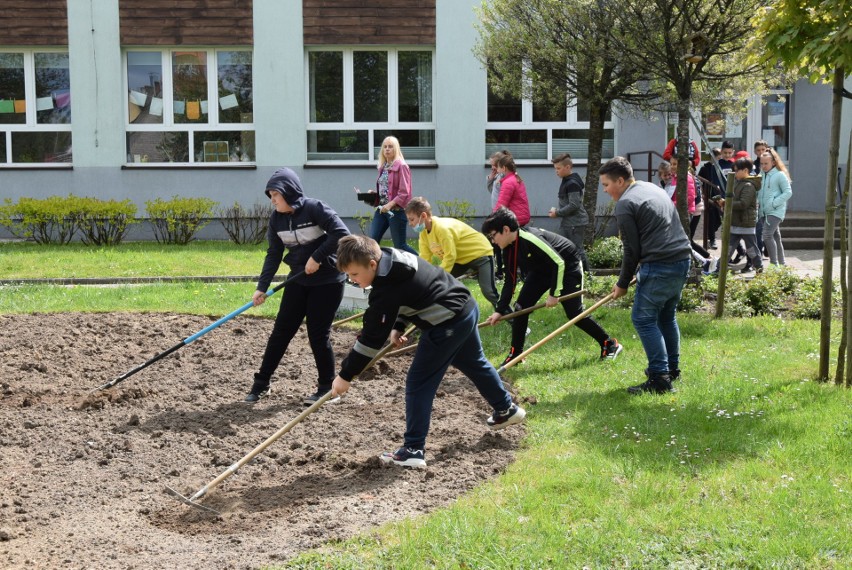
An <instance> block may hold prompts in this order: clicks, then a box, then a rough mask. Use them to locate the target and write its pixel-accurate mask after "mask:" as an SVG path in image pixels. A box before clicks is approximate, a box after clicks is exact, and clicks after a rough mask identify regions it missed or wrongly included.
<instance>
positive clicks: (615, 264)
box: [586, 236, 624, 269]
mask: <svg viewBox="0 0 852 570" xmlns="http://www.w3.org/2000/svg"><path fill="white" fill-rule="evenodd" d="M586 256H587V257H588V258H589V264H590V265H591V266H592V267H595V268H598V269H617V268H619V267H621V260H622V258H623V257H624V248H623V247H622V245H621V239H620V238H618V237H617V236H612V237H608V238H604V239H600V240H597V241H596V242H594V243H593V244H592V246H591V247H590V248H589V249H588V250H586Z"/></svg>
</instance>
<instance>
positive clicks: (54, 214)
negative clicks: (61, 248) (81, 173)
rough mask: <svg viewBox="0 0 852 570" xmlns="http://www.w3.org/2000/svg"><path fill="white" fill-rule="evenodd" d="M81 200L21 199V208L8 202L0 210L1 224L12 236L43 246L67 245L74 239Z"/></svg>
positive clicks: (69, 197) (71, 198) (73, 197)
mask: <svg viewBox="0 0 852 570" xmlns="http://www.w3.org/2000/svg"><path fill="white" fill-rule="evenodd" d="M80 200H81V199H80V198H77V197H76V196H72V195H70V194H69V195H68V196H67V197H64V198H63V197H61V196H50V197H49V198H44V199H38V198H21V199H19V200H18V203H17V204H13V203H12V201H11V200H8V199H7V200H5V202H4V205H3V206H2V207H0V224H2V225H4V226H6V227H7V228H8V229H9V231H10V232H11V233H12V235H14V236H17V237H19V238H22V239H26V240H32V241H34V242H36V243H39V244H60V245H61V244H66V243H68V242H70V241H71V239H72V238H73V237H74V233H75V232H76V231H77V223H78V220H79V217H80V211H81V208H82V207H83V206H82V204H81V202H80Z"/></svg>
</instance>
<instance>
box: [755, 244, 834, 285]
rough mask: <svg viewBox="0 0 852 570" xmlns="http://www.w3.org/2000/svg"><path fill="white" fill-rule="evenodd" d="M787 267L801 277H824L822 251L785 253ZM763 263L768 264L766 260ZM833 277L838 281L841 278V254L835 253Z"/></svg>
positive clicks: (807, 250) (788, 251)
mask: <svg viewBox="0 0 852 570" xmlns="http://www.w3.org/2000/svg"><path fill="white" fill-rule="evenodd" d="M784 257H785V258H786V261H787V265H789V266H790V267H791V268H793V269H794V270H795V271H796V273H799V274H800V275H807V276H808V277H822V250H817V249H791V250H785V251H784ZM763 263H768V260H766V259H764V260H763ZM832 268H833V269H832V270H831V277H832V279H838V278H839V277H840V252H839V251H835V252H834V263H833V265H832Z"/></svg>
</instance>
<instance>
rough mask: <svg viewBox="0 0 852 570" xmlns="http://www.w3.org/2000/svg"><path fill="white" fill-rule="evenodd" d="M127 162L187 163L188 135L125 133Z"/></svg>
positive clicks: (182, 133) (185, 133) (174, 133)
mask: <svg viewBox="0 0 852 570" xmlns="http://www.w3.org/2000/svg"><path fill="white" fill-rule="evenodd" d="M127 162H189V133H187V132H186V131H173V132H162V131H161V132H157V131H145V132H136V133H127Z"/></svg>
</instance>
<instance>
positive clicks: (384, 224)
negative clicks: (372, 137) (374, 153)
mask: <svg viewBox="0 0 852 570" xmlns="http://www.w3.org/2000/svg"><path fill="white" fill-rule="evenodd" d="M378 169H379V177H378V179H376V192H377V194H378V204H376V213H375V214H373V221H372V223H371V224H370V237H371V238H373V239H374V240H376V241H378V242H380V241H382V238H383V237H384V235H385V232H386V231H387V230H388V228H390V232H391V239H392V240H393V246H394V247H395V248H397V249H401V250H404V251H407V252H409V253H413V254H415V255H417V252H416V251H414V248H412V247H411V246H410V245H408V243H407V242H406V241H405V234H406V229H407V228H408V220H406V218H405V207H406V206H407V205H408V201H409V200H411V169H410V168H409V167H408V164H406V162H405V157H403V156H402V150H401V149H400V147H399V140H398V139H397V138H396V137H385V140H383V141H382V150H381V152H380V153H379V166H378Z"/></svg>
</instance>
